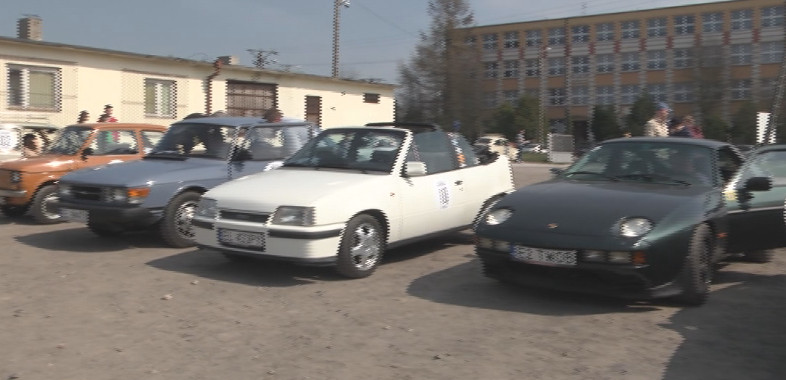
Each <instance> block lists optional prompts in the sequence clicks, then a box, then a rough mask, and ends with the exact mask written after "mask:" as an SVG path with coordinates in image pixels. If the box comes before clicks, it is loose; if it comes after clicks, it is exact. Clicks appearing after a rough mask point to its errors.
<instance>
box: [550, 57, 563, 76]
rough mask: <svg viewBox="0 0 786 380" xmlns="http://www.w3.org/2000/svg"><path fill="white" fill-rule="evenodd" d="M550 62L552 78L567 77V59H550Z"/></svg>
mask: <svg viewBox="0 0 786 380" xmlns="http://www.w3.org/2000/svg"><path fill="white" fill-rule="evenodd" d="M548 62H549V69H548V73H549V75H550V76H556V75H565V57H554V58H549V60H548Z"/></svg>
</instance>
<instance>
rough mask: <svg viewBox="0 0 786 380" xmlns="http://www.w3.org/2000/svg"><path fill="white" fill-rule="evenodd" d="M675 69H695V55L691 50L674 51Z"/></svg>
mask: <svg viewBox="0 0 786 380" xmlns="http://www.w3.org/2000/svg"><path fill="white" fill-rule="evenodd" d="M672 53H673V54H674V68H675V69H685V68H688V67H693V53H692V50H691V49H690V48H683V49H674V50H672Z"/></svg>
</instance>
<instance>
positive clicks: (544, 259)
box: [511, 245, 577, 266]
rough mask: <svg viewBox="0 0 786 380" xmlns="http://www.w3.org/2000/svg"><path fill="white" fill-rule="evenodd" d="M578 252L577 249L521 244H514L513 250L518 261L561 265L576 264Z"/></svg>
mask: <svg viewBox="0 0 786 380" xmlns="http://www.w3.org/2000/svg"><path fill="white" fill-rule="evenodd" d="M576 253H577V252H576V251H575V250H573V251H571V250H557V249H543V248H532V247H525V246H521V245H517V246H514V247H513V251H512V252H511V254H512V255H513V258H514V259H516V260H518V261H523V262H528V263H533V264H546V265H560V266H574V265H576Z"/></svg>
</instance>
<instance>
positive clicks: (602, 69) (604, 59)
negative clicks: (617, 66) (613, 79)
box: [595, 54, 614, 73]
mask: <svg viewBox="0 0 786 380" xmlns="http://www.w3.org/2000/svg"><path fill="white" fill-rule="evenodd" d="M595 68H596V71H597V72H599V73H612V72H614V54H598V55H596V56H595Z"/></svg>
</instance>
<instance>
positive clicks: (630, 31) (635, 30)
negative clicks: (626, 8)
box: [620, 20, 641, 39]
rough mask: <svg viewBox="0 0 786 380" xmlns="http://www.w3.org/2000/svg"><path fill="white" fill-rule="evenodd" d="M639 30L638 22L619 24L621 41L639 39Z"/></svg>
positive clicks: (631, 21)
mask: <svg viewBox="0 0 786 380" xmlns="http://www.w3.org/2000/svg"><path fill="white" fill-rule="evenodd" d="M640 29H641V26H640V25H639V20H630V21H623V22H622V23H621V24H620V34H621V35H622V39H631V38H639V35H640V34H639V33H640Z"/></svg>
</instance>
